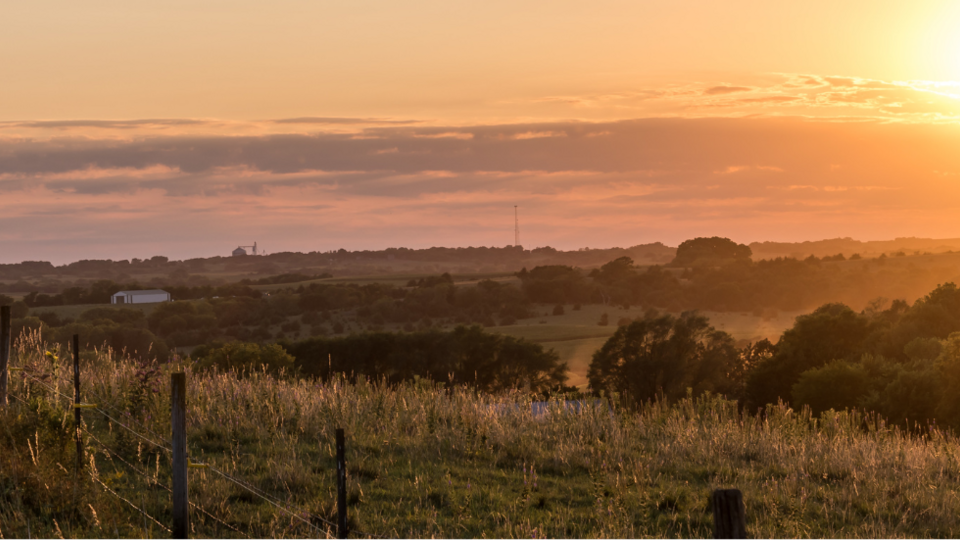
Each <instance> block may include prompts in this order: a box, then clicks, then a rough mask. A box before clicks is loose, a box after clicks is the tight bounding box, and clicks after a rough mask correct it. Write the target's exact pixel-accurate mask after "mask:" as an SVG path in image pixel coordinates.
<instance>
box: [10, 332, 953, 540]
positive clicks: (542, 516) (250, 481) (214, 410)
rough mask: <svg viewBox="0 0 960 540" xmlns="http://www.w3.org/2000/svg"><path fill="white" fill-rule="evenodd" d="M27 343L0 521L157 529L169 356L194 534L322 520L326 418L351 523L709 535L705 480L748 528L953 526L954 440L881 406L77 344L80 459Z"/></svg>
mask: <svg viewBox="0 0 960 540" xmlns="http://www.w3.org/2000/svg"><path fill="white" fill-rule="evenodd" d="M43 350H44V346H43V344H42V343H39V342H35V341H33V342H29V343H27V344H26V346H24V347H22V348H20V350H19V351H17V353H16V354H15V355H14V358H13V366H14V367H27V368H28V370H27V371H16V372H12V373H11V379H10V395H11V403H10V405H9V406H7V407H5V408H0V424H2V425H3V426H4V429H3V430H0V447H2V448H3V449H4V458H3V459H2V460H0V532H2V534H3V536H4V537H12V538H28V537H38V538H56V537H73V538H80V537H100V538H103V537H111V538H113V537H123V538H125V537H134V538H151V537H167V536H168V535H169V532H168V531H167V530H165V527H169V526H170V524H171V520H172V518H171V501H170V494H169V492H168V491H166V489H165V488H167V487H168V486H169V485H170V483H171V480H170V476H171V469H170V465H171V462H170V454H169V453H168V452H167V451H166V450H164V449H163V448H161V447H159V446H155V445H154V443H159V444H160V445H161V446H166V445H167V442H166V438H167V437H168V435H167V434H169V433H170V429H171V428H170V420H169V411H170V402H169V396H170V386H169V380H170V374H171V373H172V372H173V371H175V370H178V369H185V370H186V373H187V380H188V390H187V395H188V399H187V408H188V413H187V419H188V433H187V440H188V443H187V446H188V449H189V455H190V459H191V461H193V462H195V463H203V464H206V465H208V466H209V467H210V468H207V469H190V471H189V482H190V501H191V503H192V504H194V505H195V506H193V507H191V510H190V512H191V523H192V530H191V533H190V534H191V536H192V537H196V538H203V537H224V538H226V537H256V538H280V537H283V538H297V537H309V538H316V537H318V536H321V537H322V536H325V535H330V534H333V533H334V530H333V528H332V527H331V526H330V525H329V523H331V522H333V521H334V519H335V515H336V510H335V508H336V494H335V493H336V492H335V487H334V486H335V485H336V484H335V462H334V431H335V429H336V428H338V427H340V428H343V429H344V430H345V431H346V436H347V439H346V440H347V444H346V460H347V472H348V474H347V488H348V504H349V520H350V527H351V529H352V530H353V531H354V532H353V533H352V536H351V537H365V535H366V534H371V535H378V536H384V537H411V538H420V537H446V538H473V537H503V538H509V537H517V538H519V537H525V538H552V537H580V538H588V537H618V538H637V537H657V538H665V537H710V536H711V534H712V517H711V514H710V512H711V511H710V505H709V498H710V494H711V492H712V490H714V489H718V488H731V487H735V488H738V489H740V490H741V491H742V492H743V496H744V501H745V504H746V512H747V531H748V533H749V534H750V535H752V536H753V537H760V538H764V537H791V538H792V537H813V538H817V537H836V538H855V537H868V538H886V537H955V536H956V533H957V531H958V530H960V498H958V497H957V496H956V493H957V492H958V491H960V460H958V459H957V456H960V444H958V440H957V439H956V438H955V437H954V436H952V435H950V434H948V433H945V432H942V431H940V430H938V429H935V428H931V429H929V430H925V432H924V434H923V436H917V435H915V434H905V433H903V432H901V431H899V430H898V429H896V428H891V427H889V426H887V425H886V424H885V423H884V422H883V421H882V420H880V419H878V418H876V417H869V416H866V417H865V416H863V415H859V414H850V413H832V412H830V413H827V415H826V416H824V417H823V418H822V419H815V418H812V417H811V416H810V415H809V414H808V413H806V412H802V411H801V412H797V411H792V410H790V409H788V408H786V407H779V408H772V409H771V410H769V411H767V414H765V415H764V416H763V417H757V416H750V415H741V413H740V411H738V409H737V405H736V403H735V402H728V401H724V400H722V399H717V398H703V399H697V400H690V399H687V400H683V401H681V402H679V403H677V404H674V405H667V404H662V403H660V404H651V405H646V406H644V407H642V408H641V409H639V410H636V409H634V408H633V407H631V406H628V405H627V404H625V403H620V402H619V401H617V400H613V401H611V402H606V401H598V402H596V403H589V404H587V405H585V406H584V407H583V408H581V409H580V410H579V411H575V410H571V409H568V408H565V407H564V406H563V404H562V403H561V402H552V404H550V405H549V406H548V407H547V408H546V410H545V411H544V412H543V413H541V414H536V415H535V414H533V412H532V410H531V401H530V397H529V396H527V395H524V394H523V393H521V392H510V393H504V394H496V395H486V394H477V393H476V392H475V391H473V390H471V389H468V388H464V387H460V388H453V389H451V388H445V387H444V386H443V385H442V384H433V383H429V382H427V381H416V382H413V381H411V382H408V383H403V384H400V385H396V386H392V387H387V386H381V385H374V384H370V383H366V382H360V383H358V384H351V383H349V382H347V381H345V380H343V379H339V378H337V379H334V380H330V381H327V382H319V381H307V380H276V379H273V378H271V377H269V376H265V375H263V374H262V373H252V374H247V375H245V376H243V377H241V378H238V377H237V376H236V375H234V374H232V373H230V374H203V373H195V372H192V371H191V367H190V366H189V365H177V364H166V365H162V366H158V368H159V371H158V372H155V373H154V372H150V373H148V372H146V371H145V370H144V368H143V366H140V365H137V364H134V363H131V362H128V361H125V360H123V359H115V358H109V357H107V356H104V355H99V356H98V355H96V354H94V353H93V352H84V353H83V360H82V377H81V379H82V384H83V388H84V396H85V398H84V399H85V401H88V402H91V403H95V404H97V406H98V407H99V409H101V410H103V411H105V412H106V413H107V414H109V415H110V416H111V417H112V418H113V420H112V419H111V418H108V417H107V416H104V415H103V414H101V413H100V412H99V411H98V410H94V409H89V410H84V412H83V417H84V431H83V440H84V454H85V456H86V457H85V459H84V468H83V471H82V472H81V474H80V475H79V476H76V475H75V472H74V463H75V450H74V448H75V444H74V440H73V431H72V429H73V411H72V409H71V408H70V407H69V399H68V398H69V392H70V388H71V386H70V384H69V378H70V377H71V373H70V366H69V363H68V362H60V361H59V360H58V359H57V357H56V356H48V355H44V354H43V353H42V351H43ZM41 377H42V380H40V378H41ZM58 389H59V390H58ZM154 390H156V391H154ZM58 391H59V392H61V393H64V394H66V396H65V397H61V396H60V395H59V394H57V392H58ZM119 422H122V423H123V424H122V425H121V424H120V423H119ZM123 426H126V427H123ZM128 429H129V430H130V431H128ZM225 475H226V476H225ZM231 479H234V480H236V482H239V483H236V482H234V481H232V480H231ZM265 497H269V498H271V499H273V500H274V501H275V502H274V503H271V502H269V501H268V500H267V499H266V498H265ZM281 508H282V509H281Z"/></svg>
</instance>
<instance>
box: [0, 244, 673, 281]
mask: <svg viewBox="0 0 960 540" xmlns="http://www.w3.org/2000/svg"><path fill="white" fill-rule="evenodd" d="M674 252H675V250H674V248H671V247H668V246H665V245H663V244H661V243H659V242H657V243H654V244H645V245H638V246H633V247H631V248H611V249H584V250H578V251H559V250H556V249H554V248H551V247H540V248H536V249H527V250H525V249H523V247H521V246H505V247H466V248H442V247H433V248H428V249H407V248H389V249H385V250H380V251H347V250H345V249H340V250H337V251H327V252H310V253H291V252H283V253H272V254H269V255H264V256H255V257H254V256H241V257H209V258H197V259H187V260H183V261H171V260H169V259H168V258H167V257H163V256H155V257H151V258H149V259H131V260H119V261H114V260H110V259H106V260H82V261H76V262H73V263H70V264H65V265H60V266H54V265H53V264H51V263H49V262H46V261H24V262H21V263H16V264H0V280H8V281H14V282H13V283H9V284H6V285H4V284H0V292H22V291H32V290H39V291H40V292H44V293H57V292H60V290H61V289H62V288H63V287H64V282H63V281H61V280H63V279H77V278H83V279H104V278H108V279H112V280H114V281H122V282H127V281H131V280H132V278H133V277H134V276H150V277H149V278H146V277H140V278H138V281H146V282H149V285H150V286H151V287H155V286H164V285H165V284H166V283H170V282H176V281H178V280H184V279H187V278H188V277H193V278H198V277H201V276H197V275H198V274H200V275H202V274H205V273H228V274H229V273H234V274H236V273H252V274H259V275H265V276H269V275H277V274H285V273H300V274H304V275H312V274H317V273H322V272H323V271H330V272H333V271H334V270H335V269H336V270H337V271H339V272H340V274H344V273H346V274H350V273H351V271H350V269H351V268H353V267H361V268H364V269H367V270H369V269H370V268H371V265H374V267H386V266H389V265H390V264H393V263H395V262H401V261H412V262H415V263H418V264H423V265H426V266H431V265H436V264H442V265H447V266H451V265H466V266H471V267H482V266H488V265H489V266H503V267H508V268H509V269H510V271H513V270H516V269H519V268H520V267H522V266H524V265H530V264H531V263H532V264H533V265H536V264H540V263H541V262H550V263H555V264H569V265H574V266H592V265H598V264H602V263H603V262H605V261H608V260H610V259H614V258H617V257H621V256H629V257H633V258H634V259H636V260H640V259H643V260H647V261H652V262H661V263H665V262H669V261H670V260H671V259H672V258H673V255H674ZM318 268H319V269H326V270H323V271H319V272H318V271H317V270H316V269H318ZM338 275H339V274H338ZM158 276H159V277H158ZM67 286H69V285H67Z"/></svg>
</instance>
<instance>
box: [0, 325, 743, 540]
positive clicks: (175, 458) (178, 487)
mask: <svg viewBox="0 0 960 540" xmlns="http://www.w3.org/2000/svg"><path fill="white" fill-rule="evenodd" d="M9 336H10V318H9V307H6V306H4V307H2V310H0V406H3V405H5V404H6V403H7V397H8V396H9V397H12V398H13V399H14V400H16V401H18V402H20V403H23V404H24V405H26V404H27V403H26V401H24V400H23V399H22V398H20V397H19V396H17V395H15V394H12V393H8V392H7V373H8V371H13V370H11V369H10V368H9V358H10V338H9ZM72 345H73V347H72V353H73V354H72V356H73V368H74V373H73V374H74V377H73V381H72V382H73V385H74V395H73V397H72V398H71V396H69V395H66V394H63V393H61V392H60V391H58V390H57V389H56V388H54V387H52V386H50V385H49V384H47V383H45V382H44V381H43V380H40V379H38V378H36V377H33V376H32V375H31V374H30V373H29V372H27V371H24V370H22V368H20V369H18V370H17V371H19V373H21V374H22V376H23V377H24V378H28V379H31V380H32V382H34V383H35V384H38V385H40V386H42V387H45V388H46V389H47V390H49V391H50V392H51V394H52V395H54V396H56V397H59V398H63V399H65V400H66V401H68V402H71V401H72V407H73V409H74V421H75V424H74V430H75V439H76V448H77V461H76V474H77V475H78V476H79V475H80V474H81V472H82V470H83V468H84V467H83V464H84V460H83V448H84V446H83V436H84V435H86V436H87V437H88V438H89V440H91V441H92V442H93V443H94V444H96V445H97V446H98V447H99V448H102V449H103V450H104V451H105V452H106V453H107V454H109V455H110V456H112V458H116V459H117V460H118V461H119V462H120V463H122V464H123V465H125V466H126V467H127V468H129V469H130V470H131V471H132V472H133V473H135V474H137V475H139V476H140V477H143V478H145V479H146V480H148V482H150V483H152V484H155V485H157V486H158V487H160V488H162V489H163V490H165V491H167V492H168V493H170V496H171V504H172V509H173V511H172V516H173V519H172V523H171V526H170V527H167V526H166V525H164V524H163V523H161V522H160V520H158V519H156V518H155V517H154V516H152V515H150V514H149V513H148V512H146V511H145V509H144V508H141V507H140V506H137V505H136V504H135V502H133V501H130V500H129V499H127V498H125V497H123V496H122V495H120V494H118V493H117V492H116V491H114V490H112V489H111V488H110V487H109V486H107V485H106V484H105V483H103V482H102V481H100V480H99V479H98V478H97V477H96V476H93V475H91V478H92V479H93V481H94V482H95V483H97V484H98V485H99V486H100V487H101V488H103V489H104V491H105V492H106V493H109V494H110V495H112V496H114V497H116V498H117V499H118V500H120V501H122V502H123V503H124V504H126V505H128V506H130V507H131V508H132V509H134V510H135V511H136V512H138V513H140V514H142V515H143V517H144V519H145V520H150V521H152V522H153V523H154V524H156V525H157V526H159V527H160V528H162V529H163V530H165V531H167V532H169V533H170V534H171V536H172V537H173V538H187V537H188V533H189V531H190V509H191V508H192V509H193V510H195V511H197V512H200V513H202V514H203V515H205V516H207V517H209V518H211V519H213V520H214V521H216V522H217V523H219V524H220V525H222V526H224V527H226V528H228V529H230V530H232V531H234V532H236V533H237V534H239V535H241V536H246V535H245V534H244V533H243V532H242V531H240V530H239V529H237V528H236V527H233V526H231V525H230V524H228V523H226V522H225V521H223V520H222V519H220V518H218V517H217V516H216V515H214V514H213V513H211V512H209V511H208V510H206V509H205V508H203V507H201V506H199V505H197V504H195V503H192V502H190V501H189V496H188V493H189V489H188V484H189V471H190V470H191V469H206V470H210V471H211V472H213V473H215V474H217V475H219V476H221V477H222V478H224V479H225V480H227V481H229V482H231V483H233V484H235V485H236V486H238V487H239V488H241V489H243V490H245V491H246V492H248V493H250V494H251V495H252V496H254V497H257V498H259V499H261V500H263V501H265V502H267V503H269V504H270V505H272V506H274V507H275V508H277V510H279V511H280V512H283V513H285V514H287V515H289V516H290V517H291V518H292V519H296V520H298V521H300V522H302V523H304V524H305V525H307V526H308V527H309V528H310V529H311V530H313V531H315V532H317V533H320V534H322V535H324V536H325V537H327V538H333V536H334V535H333V531H335V532H336V537H337V538H347V537H348V536H349V534H350V533H353V534H355V535H359V536H362V537H367V538H381V536H379V535H376V534H371V533H367V532H364V531H361V530H350V529H349V527H348V520H347V513H348V505H347V478H346V477H347V469H346V458H345V454H346V451H345V448H346V438H345V434H344V430H343V429H342V428H337V429H336V432H335V445H336V484H337V485H336V490H337V505H336V506H337V522H336V523H333V522H331V521H329V520H327V519H324V518H322V517H320V516H317V515H315V514H312V513H310V512H305V511H304V510H303V509H302V508H297V507H293V506H291V505H289V504H286V503H284V502H282V501H280V500H279V499H277V498H275V497H273V496H271V495H269V494H267V493H265V492H263V491H262V490H260V489H258V488H256V487H254V486H253V485H251V484H250V483H249V482H246V481H244V480H243V479H241V478H237V477H236V476H234V475H230V474H227V473H226V472H224V471H222V470H219V469H218V468H216V467H214V466H212V465H210V464H207V463H194V462H192V461H191V460H190V459H189V456H188V451H187V422H186V416H187V415H186V412H187V411H186V397H187V396H186V374H185V373H182V372H178V373H173V374H171V396H170V400H171V401H170V403H171V425H172V433H171V438H170V441H169V444H165V443H166V442H167V441H165V440H164V438H163V437H161V436H159V435H158V434H156V433H154V432H152V431H151V430H149V429H145V431H148V432H150V436H148V435H146V434H144V433H141V431H140V430H138V429H136V428H135V427H133V426H130V425H128V424H127V423H124V422H121V421H120V420H118V419H117V418H116V417H115V416H114V415H111V414H109V412H108V411H105V410H104V409H103V408H101V407H100V406H98V405H97V404H94V403H83V402H82V401H81V387H80V380H81V379H80V348H79V336H77V335H74V336H73V343H72ZM14 369H16V368H14ZM83 410H89V411H92V412H95V413H97V414H99V415H101V416H103V417H104V418H105V419H106V420H107V422H109V423H110V424H112V425H115V426H117V427H118V428H120V429H123V430H125V431H127V432H129V433H130V434H131V435H133V436H135V437H137V438H138V439H139V440H141V441H143V442H146V443H148V444H150V445H151V446H152V447H154V448H157V449H159V450H162V451H164V452H166V453H167V454H169V455H170V456H171V457H172V463H173V465H172V471H171V472H172V480H173V481H172V485H171V486H167V485H165V484H163V483H160V482H159V481H157V480H156V479H152V478H150V476H149V474H148V473H146V472H145V471H143V470H142V469H141V468H140V467H138V466H136V465H134V464H132V463H130V462H129V461H127V460H125V459H123V458H122V457H121V456H120V455H118V454H117V453H116V452H114V451H113V450H111V449H110V447H109V446H108V445H106V444H104V443H103V442H102V441H100V439H99V438H98V437H97V436H96V434H94V433H93V432H91V431H90V430H88V429H87V428H85V427H84V426H83V423H82V411H83ZM116 416H120V415H119V414H116ZM158 441H160V442H158ZM141 506H143V504H142V503H141ZM711 508H712V511H713V516H714V537H715V538H746V537H747V532H746V519H745V512H744V504H743V497H742V494H741V492H740V491H739V490H736V489H728V490H716V491H715V492H714V493H713V495H712V498H711ZM307 518H309V519H307ZM311 520H315V521H316V522H319V523H322V524H324V525H325V526H326V527H327V528H326V529H324V528H320V527H318V526H317V525H315V524H314V523H313V522H312V521H311Z"/></svg>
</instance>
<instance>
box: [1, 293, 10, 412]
mask: <svg viewBox="0 0 960 540" xmlns="http://www.w3.org/2000/svg"><path fill="white" fill-rule="evenodd" d="M9 363H10V306H0V407H5V406H6V405H7V365H8V364H9Z"/></svg>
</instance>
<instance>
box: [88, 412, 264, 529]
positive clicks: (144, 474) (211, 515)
mask: <svg viewBox="0 0 960 540" xmlns="http://www.w3.org/2000/svg"><path fill="white" fill-rule="evenodd" d="M82 429H83V431H84V433H86V434H88V435H90V438H91V439H93V440H94V442H96V443H97V444H99V445H100V446H101V447H102V448H103V449H104V450H105V451H106V452H107V453H108V454H110V456H111V459H112V458H117V459H118V460H120V462H122V463H123V464H125V465H126V466H127V467H130V469H131V470H133V472H135V473H137V474H139V475H140V476H142V477H144V478H146V479H147V480H148V481H149V482H150V483H152V484H156V485H158V486H160V487H161V488H163V489H165V490H167V491H168V492H170V493H173V490H172V489H170V488H169V487H168V486H167V485H166V484H164V483H163V482H160V481H159V480H154V479H153V478H151V477H150V475H149V474H147V473H145V472H143V471H141V470H140V469H139V468H138V467H136V466H134V465H132V464H131V463H130V462H128V461H127V460H125V459H123V458H122V457H120V455H119V454H117V453H116V452H114V451H113V450H110V448H109V447H108V446H107V445H106V444H104V443H103V441H101V440H100V439H98V438H97V436H96V435H94V434H93V433H91V432H90V431H89V430H87V429H85V428H82ZM189 504H190V506H192V507H193V508H195V509H197V510H199V511H200V512H203V513H204V514H206V515H207V516H209V517H210V518H211V519H213V520H214V521H216V522H217V523H220V524H221V525H223V526H224V527H226V528H228V529H230V530H232V531H234V532H236V533H237V534H240V535H241V536H243V537H244V538H250V537H249V536H247V535H246V534H244V533H243V532H241V531H240V530H239V529H237V528H235V527H233V526H232V525H230V524H229V523H227V522H225V521H223V520H221V519H220V518H218V517H217V516H215V515H213V514H211V513H210V512H208V511H207V510H206V509H204V508H203V507H202V506H200V505H199V504H196V503H193V502H190V503H189Z"/></svg>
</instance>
